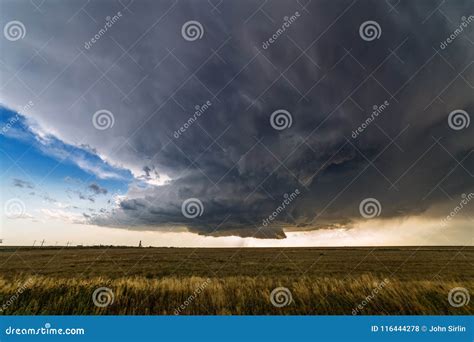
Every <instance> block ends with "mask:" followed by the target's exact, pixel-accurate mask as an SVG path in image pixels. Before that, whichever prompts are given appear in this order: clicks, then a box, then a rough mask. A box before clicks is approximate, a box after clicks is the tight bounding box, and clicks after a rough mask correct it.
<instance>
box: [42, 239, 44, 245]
mask: <svg viewBox="0 0 474 342" xmlns="http://www.w3.org/2000/svg"><path fill="white" fill-rule="evenodd" d="M43 245H44V239H43V241H41V247H43Z"/></svg>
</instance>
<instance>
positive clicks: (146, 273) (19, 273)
mask: <svg viewBox="0 0 474 342" xmlns="http://www.w3.org/2000/svg"><path fill="white" fill-rule="evenodd" d="M473 265H474V248H473V247H462V246H459V247H386V248H380V247H377V248H371V247H366V248H241V249H238V248H126V247H106V246H105V247H69V248H61V247H57V248H52V247H44V248H32V247H2V248H0V300H1V303H0V305H2V307H1V309H2V314H105V315H107V314H168V315H173V314H182V315H186V314H203V315H206V314H213V315H214V314H217V315H220V314H250V315H253V314H257V315H265V314H277V315H279V314H303V315H305V314H347V315H350V314H360V315H367V314H454V315H457V314H472V313H474V310H473V305H472V302H469V298H468V296H469V293H470V292H472V289H473V288H474V286H473V285H474V267H473ZM458 288H461V289H463V290H461V292H459V290H456V289H458ZM453 289H455V290H453ZM452 290H453V291H454V292H453V291H452ZM101 291H102V292H101ZM456 291H457V292H456ZM450 293H451V295H450ZM466 293H467V295H466ZM2 303H3V304H2ZM104 304H106V305H104ZM453 304H454V305H453ZM459 304H463V305H460V306H459Z"/></svg>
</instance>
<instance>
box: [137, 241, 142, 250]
mask: <svg viewBox="0 0 474 342" xmlns="http://www.w3.org/2000/svg"><path fill="white" fill-rule="evenodd" d="M141 247H142V240H140V243H139V244H138V248H141Z"/></svg>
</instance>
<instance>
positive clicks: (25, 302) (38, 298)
mask: <svg viewBox="0 0 474 342" xmlns="http://www.w3.org/2000/svg"><path fill="white" fill-rule="evenodd" d="M26 280H27V279H24V278H23V279H15V280H14V281H13V282H12V281H11V280H5V279H0V289H1V293H0V295H1V296H2V298H7V297H8V296H9V295H11V294H12V293H15V291H17V289H18V288H19V287H20V286H21V285H22V284H23V283H25V281H26ZM381 281H383V279H379V278H375V277H373V276H370V275H363V276H358V277H355V278H350V279H346V280H342V279H334V278H308V277H302V278H297V279H294V278H290V277H286V278H285V277H283V278H279V279H278V280H276V279H274V278H269V277H245V276H244V277H226V278H202V277H187V278H175V277H166V278H162V279H147V278H144V277H128V278H117V279H113V280H110V279H105V278H100V277H99V278H93V279H76V278H64V279H61V278H56V279H53V278H48V277H43V276H33V277H31V278H29V282H28V284H29V286H28V287H27V288H26V289H25V290H24V291H23V293H22V294H21V295H19V296H18V298H17V299H16V300H15V301H13V303H12V304H11V305H10V306H9V307H8V308H6V310H5V312H4V313H5V314H20V315H21V314H34V315H38V314H43V315H52V314H75V315H86V314H89V315H91V314H92V315H97V314H99V315H103V314H106V315H113V314H116V315H121V314H128V315H148V314H158V315H162V314H163V315H173V314H176V313H179V314H182V315H195V314H200V315H207V314H212V315H228V314H235V315H266V314H275V315H288V314H299V315H306V314H318V315H321V314H325V315H336V314H338V315H351V314H352V310H353V309H355V308H356V307H357V305H359V304H362V302H363V301H364V299H366V297H367V296H368V295H370V294H371V293H373V290H374V289H375V288H377V286H379V285H380V283H381ZM203 284H205V285H203ZM463 285H464V286H467V287H469V288H473V285H474V282H473V281H470V282H464V283H463ZM102 286H106V287H108V288H110V289H111V290H112V292H113V294H114V301H113V303H112V304H111V305H108V306H107V307H104V308H100V307H97V306H96V305H94V303H93V300H92V294H93V292H94V290H95V289H96V288H99V287H102ZM279 286H283V287H287V288H288V289H289V290H290V291H291V293H292V297H293V301H292V302H291V303H290V304H289V305H287V306H285V307H282V308H277V307H274V306H273V305H272V303H271V301H270V292H271V291H272V290H273V289H274V288H276V287H279ZM456 286H459V283H457V282H448V281H443V282H434V281H400V280H398V279H388V282H387V284H386V285H385V286H384V287H383V288H380V290H379V291H378V293H377V294H375V295H374V296H373V298H372V299H371V300H370V301H369V302H368V303H367V304H366V305H365V306H363V308H362V309H360V310H359V311H358V314H362V315H369V314H371V315H378V314H381V315H384V314H399V315H403V314H435V315H441V314H452V315H467V314H472V313H474V310H473V307H472V304H468V305H465V306H462V307H460V308H455V307H452V306H451V305H449V302H448V298H447V296H448V292H449V291H450V290H451V289H452V288H454V287H456ZM200 287H201V289H202V290H201V291H200V293H198V294H196V290H197V289H198V288H200ZM193 295H194V298H193V299H190V298H191V297H190V296H193ZM180 307H181V309H180Z"/></svg>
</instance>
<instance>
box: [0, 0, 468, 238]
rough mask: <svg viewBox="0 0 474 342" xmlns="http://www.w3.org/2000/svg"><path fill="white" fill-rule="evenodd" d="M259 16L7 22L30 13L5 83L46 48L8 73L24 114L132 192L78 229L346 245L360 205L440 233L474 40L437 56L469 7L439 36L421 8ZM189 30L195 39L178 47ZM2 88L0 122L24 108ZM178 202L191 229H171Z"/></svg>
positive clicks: (461, 183)
mask: <svg viewBox="0 0 474 342" xmlns="http://www.w3.org/2000/svg"><path fill="white" fill-rule="evenodd" d="M261 5H262V4H261V2H260V1H248V2H245V3H242V4H240V5H239V6H237V7H236V6H235V4H234V5H233V4H232V3H231V2H228V3H226V2H223V3H221V4H219V5H217V6H218V11H217V10H215V9H213V7H212V6H204V5H202V4H194V3H193V2H191V1H185V2H180V3H177V2H173V1H162V2H159V3H156V2H151V1H150V2H147V1H145V2H140V3H138V2H134V3H133V4H132V5H131V6H130V11H128V10H127V9H125V8H123V6H121V5H120V3H116V2H112V1H102V2H100V3H98V2H94V1H92V2H91V3H90V5H87V6H86V10H87V8H88V7H89V6H93V7H94V10H93V11H91V12H90V13H94V14H93V15H94V17H95V21H96V22H98V23H99V24H96V23H94V22H93V21H92V22H91V18H89V17H88V16H87V15H83V14H82V12H81V13H79V14H78V15H74V13H73V11H72V10H71V9H70V8H69V7H71V6H68V5H67V4H63V5H62V4H57V5H55V6H54V8H50V7H48V11H47V12H46V13H45V14H44V15H42V16H38V15H37V14H36V13H35V12H34V11H33V8H31V9H29V8H25V7H28V5H25V4H21V3H15V2H13V3H8V4H6V5H5V7H6V9H5V12H6V13H16V11H19V10H20V9H21V11H22V12H21V13H31V14H30V15H29V16H27V17H25V18H20V19H22V20H24V23H25V26H26V27H27V28H28V32H29V34H28V35H27V36H26V37H25V39H23V40H22V43H21V44H16V45H13V44H11V46H10V45H9V46H8V49H5V53H4V54H5V56H4V59H5V63H7V65H8V66H10V67H11V69H12V70H16V69H18V68H19V67H20V66H21V64H22V63H23V62H25V60H26V59H27V58H30V55H31V49H32V48H33V47H36V48H39V47H41V46H43V44H45V43H46V42H47V40H48V39H49V38H50V37H54V39H53V41H52V42H51V43H50V44H48V45H46V46H45V47H43V48H42V50H41V54H42V56H43V57H44V58H45V59H46V60H48V61H51V65H53V66H54V67H47V66H46V65H41V62H38V63H39V64H38V65H37V66H36V67H35V68H31V69H28V70H24V71H23V72H22V75H21V79H22V80H23V82H26V83H27V84H28V85H29V86H30V87H31V89H32V90H33V91H35V92H38V93H39V94H40V95H41V99H42V101H41V102H39V103H38V104H37V105H36V104H35V107H34V108H32V110H31V113H30V114H25V115H28V117H29V118H30V119H31V120H35V122H37V124H38V126H39V127H41V128H42V130H44V131H45V132H48V134H54V136H56V137H57V138H58V139H61V140H62V141H64V142H65V143H68V144H72V145H74V146H84V145H86V146H88V149H89V150H91V151H94V153H96V154H97V155H98V156H99V157H100V159H101V160H104V161H106V162H107V163H109V164H110V165H116V166H120V167H121V168H124V169H128V170H130V171H131V172H132V174H133V175H134V177H135V182H134V183H132V185H131V186H130V188H129V191H128V193H127V195H126V196H125V197H124V198H122V199H121V200H120V201H119V203H118V206H117V207H115V208H113V209H112V210H110V212H109V211H107V212H104V213H102V214H91V215H89V214H85V215H84V217H85V218H86V219H87V220H88V222H89V223H93V224H97V225H102V226H105V227H122V228H125V229H140V230H144V229H146V230H160V229H181V228H186V229H188V230H190V231H192V232H196V233H198V234H204V235H213V236H223V235H238V236H243V237H250V236H254V237H258V238H284V237H285V231H290V230H315V229H322V228H350V227H351V226H352V224H353V223H354V222H356V221H360V220H363V219H367V218H366V217H365V216H369V217H370V216H371V215H372V213H371V212H368V213H365V212H364V211H363V210H365V209H367V210H369V209H371V207H367V208H362V209H361V208H360V204H361V203H362V202H363V201H364V200H365V199H375V200H376V201H372V203H373V204H374V205H375V207H372V208H374V210H375V215H374V217H377V218H378V219H391V218H403V217H411V216H423V215H424V216H430V217H438V216H439V217H441V216H443V215H444V214H445V213H444V212H443V210H444V209H443V208H447V207H449V205H448V204H449V203H451V201H453V200H454V201H457V199H458V198H459V197H460V196H461V195H462V194H463V193H469V192H472V190H473V188H474V183H473V182H472V180H473V175H474V154H473V153H472V152H473V148H474V141H473V139H472V136H473V125H469V124H468V123H464V124H463V123H462V120H465V122H468V120H469V119H470V118H471V117H472V115H473V113H474V99H473V97H472V91H473V86H472V85H473V84H474V64H473V63H472V62H473V60H474V45H472V42H470V40H469V39H471V38H470V37H472V33H473V30H474V25H470V26H469V25H467V26H466V27H463V32H462V33H460V34H459V35H457V37H456V40H455V41H453V42H452V44H451V45H449V46H447V47H444V48H443V47H440V42H444V41H445V40H446V38H447V37H449V36H450V35H451V33H452V32H453V30H454V29H456V27H457V25H458V24H461V25H462V22H463V20H469V18H470V16H471V15H472V13H471V12H472V3H471V2H470V1H467V0H466V1H457V2H456V4H455V5H454V4H449V3H445V4H443V5H442V8H441V10H444V11H443V13H446V15H447V16H448V17H449V20H447V19H446V17H445V16H444V15H442V14H441V12H439V11H436V6H437V4H434V3H429V2H423V3H421V2H410V3H400V4H397V5H393V4H388V3H385V2H380V1H373V2H371V3H370V4H368V3H367V2H364V3H362V2H361V3H359V2H357V1H336V2H332V3H331V2H321V1H309V2H307V3H306V4H305V5H304V6H303V5H302V3H291V2H280V1H269V2H268V3H266V4H264V5H263V7H262V8H261V9H259V6H261ZM150 8H153V10H150ZM117 11H121V12H122V16H120V20H118V21H117V22H114V24H113V27H111V28H110V31H108V32H106V33H105V34H104V35H101V37H100V40H98V41H97V42H96V43H95V44H94V45H92V46H89V47H88V48H85V47H84V42H89V41H90V39H91V37H93V36H94V34H96V32H97V28H98V27H99V26H100V23H102V22H103V21H104V20H105V18H106V17H107V16H110V15H112V14H114V13H117ZM296 13H298V15H296ZM463 17H464V18H465V19H462V18H463ZM51 18H55V21H54V24H52V22H53V21H51ZM269 18H272V20H270V19H269ZM295 18H296V19H295ZM191 20H194V21H198V22H199V23H200V25H201V26H202V30H201V31H200V32H198V33H199V34H198V36H197V38H195V37H185V36H183V35H182V28H183V26H184V24H185V23H187V22H189V21H191ZM372 22H376V24H377V25H375V24H373V23H372ZM368 25H371V30H372V31H373V32H372V33H371V32H370V31H366V30H364V27H366V26H368ZM58 27H60V28H61V35H57V34H56V33H57V29H58ZM197 29H198V31H199V30H200V28H199V27H197ZM373 34H374V35H373ZM186 38H187V39H186ZM121 47H122V48H123V49H122V48H121ZM124 51H126V53H124ZM63 69H64V71H63V72H62V73H61V74H60V76H57V75H58V74H59V71H61V70H63ZM99 71H100V72H99ZM0 72H1V76H2V78H3V79H9V78H10V77H8V76H9V75H4V73H7V71H4V70H2V71H0ZM103 72H105V76H104V75H102V73H103ZM101 75H102V76H101ZM10 76H11V75H10ZM45 80H47V81H46V82H47V83H46V86H45V85H44V83H45ZM11 82H12V84H15V85H16V86H17V87H11V86H9V87H6V88H5V89H3V92H4V98H5V99H6V102H7V103H6V105H9V106H11V107H15V106H18V104H21V103H26V102H27V100H28V96H29V95H27V93H26V92H24V91H23V92H22V91H19V90H18V88H21V84H19V83H18V82H17V81H16V80H15V79H13V80H12V81H11ZM208 102H209V103H212V105H210V106H209V105H208V106H207V107H206V108H205V105H206V104H207V103H208ZM204 109H205V110H204ZM456 111H457V112H456ZM450 113H454V114H453V115H451V116H450ZM464 113H466V114H464ZM96 114H97V115H96ZM466 115H467V116H466ZM99 116H100V117H101V118H102V119H103V121H94V119H97V118H99ZM453 118H456V122H454V120H453ZM191 119H192V120H191ZM459 119H461V122H460V125H461V128H460V126H459V122H458V121H459ZM462 126H464V127H462ZM177 131H179V132H180V133H179V134H175V132H177ZM88 170H93V168H92V167H88ZM91 185H92V184H91ZM95 185H97V184H95ZM297 189H298V191H299V192H300V194H299V195H298V196H297V197H295V198H294V199H293V200H291V201H290V203H289V204H286V202H288V198H289V196H290V195H291V194H292V193H294V192H295V191H296V190H297ZM89 190H91V191H93V193H94V194H95V195H99V194H104V195H105V194H106V193H107V192H106V190H105V189H103V188H101V187H100V186H98V185H97V187H94V189H93V188H91V187H90V186H89ZM104 190H105V192H103V191H104ZM83 196H84V195H83ZM189 199H196V200H198V201H196V202H195V203H197V204H198V205H197V206H196V210H198V211H197V212H198V215H196V216H195V214H194V213H192V214H191V215H185V214H184V212H183V211H184V209H183V204H184V203H185V202H186V201H187V200H189ZM285 201H286V202H285ZM282 203H285V205H283V204H282ZM282 207H284V209H283V210H281V209H279V208H282ZM433 208H437V209H436V210H433ZM274 213H277V214H274ZM362 213H364V214H365V216H364V215H362ZM471 214H472V209H470V210H469V209H468V210H465V211H463V214H462V215H471ZM86 215H87V216H86ZM269 217H273V219H271V220H268V218H269ZM266 219H267V220H268V221H265V220H266ZM265 222H267V223H265ZM453 224H455V223H453Z"/></svg>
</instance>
